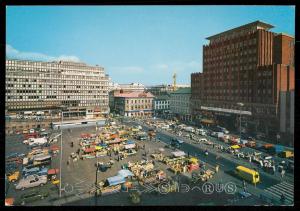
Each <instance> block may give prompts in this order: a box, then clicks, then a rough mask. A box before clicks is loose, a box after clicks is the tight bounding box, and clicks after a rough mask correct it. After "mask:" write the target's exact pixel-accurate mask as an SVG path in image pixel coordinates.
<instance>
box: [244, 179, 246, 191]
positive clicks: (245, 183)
mask: <svg viewBox="0 0 300 211" xmlns="http://www.w3.org/2000/svg"><path fill="white" fill-rule="evenodd" d="M243 189H244V192H245V193H246V181H245V180H243Z"/></svg>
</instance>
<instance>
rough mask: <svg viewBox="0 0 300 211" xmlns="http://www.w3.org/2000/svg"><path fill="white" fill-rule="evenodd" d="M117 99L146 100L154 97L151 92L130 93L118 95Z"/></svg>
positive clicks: (116, 95)
mask: <svg viewBox="0 0 300 211" xmlns="http://www.w3.org/2000/svg"><path fill="white" fill-rule="evenodd" d="M115 97H125V98H142V97H143V98H146V97H154V95H152V94H151V93H150V92H128V93H117V94H115Z"/></svg>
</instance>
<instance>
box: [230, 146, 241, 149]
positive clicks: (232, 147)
mask: <svg viewBox="0 0 300 211" xmlns="http://www.w3.org/2000/svg"><path fill="white" fill-rule="evenodd" d="M239 148H241V147H240V146H239V145H232V146H231V149H239Z"/></svg>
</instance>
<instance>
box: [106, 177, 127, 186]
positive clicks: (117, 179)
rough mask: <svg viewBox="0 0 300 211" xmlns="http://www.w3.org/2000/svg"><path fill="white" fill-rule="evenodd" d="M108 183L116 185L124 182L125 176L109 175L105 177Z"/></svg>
mask: <svg viewBox="0 0 300 211" xmlns="http://www.w3.org/2000/svg"><path fill="white" fill-rule="evenodd" d="M107 182H108V184H109V185H110V186H111V185H118V184H122V183H124V182H126V180H125V178H124V177H122V176H119V175H118V176H114V177H109V178H107Z"/></svg>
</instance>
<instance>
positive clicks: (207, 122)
mask: <svg viewBox="0 0 300 211" xmlns="http://www.w3.org/2000/svg"><path fill="white" fill-rule="evenodd" d="M201 122H202V123H204V124H214V123H215V121H214V120H212V119H202V120H201Z"/></svg>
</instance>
